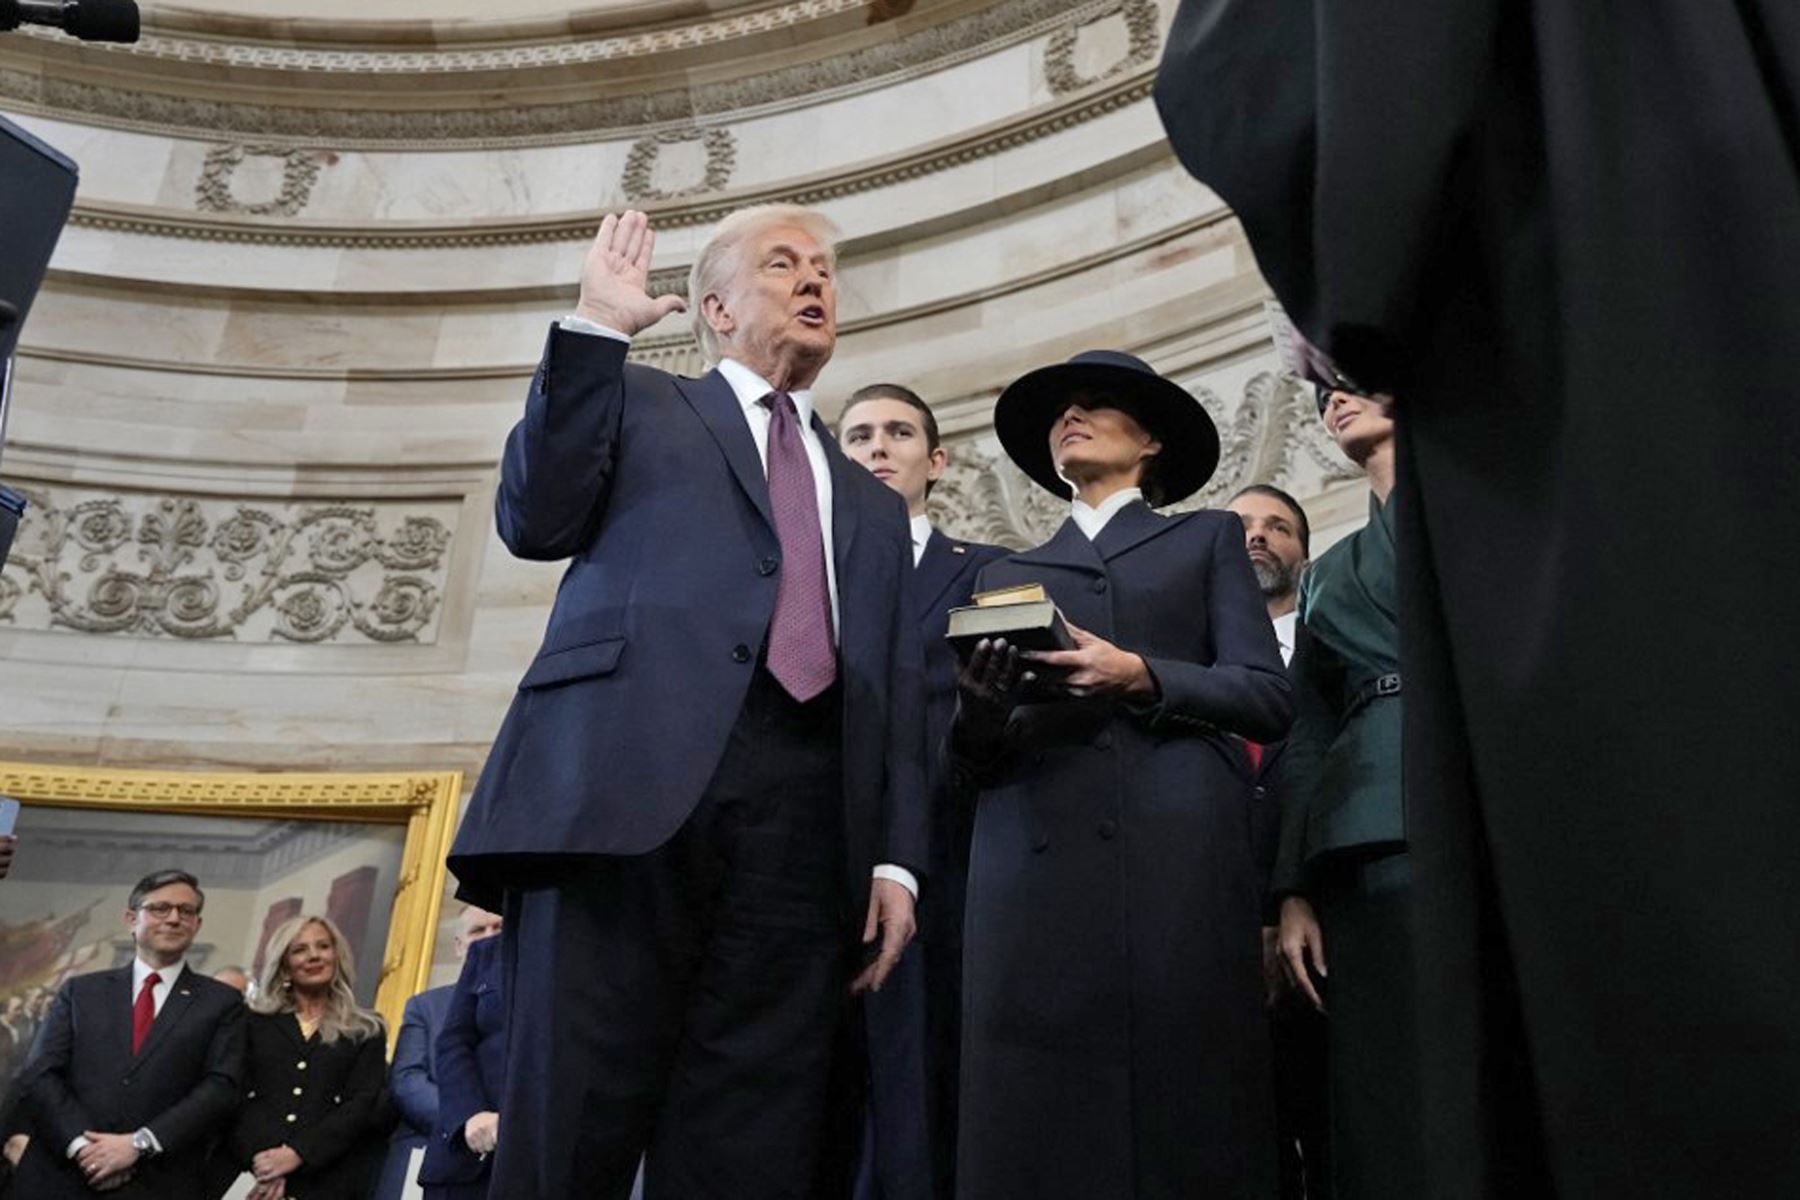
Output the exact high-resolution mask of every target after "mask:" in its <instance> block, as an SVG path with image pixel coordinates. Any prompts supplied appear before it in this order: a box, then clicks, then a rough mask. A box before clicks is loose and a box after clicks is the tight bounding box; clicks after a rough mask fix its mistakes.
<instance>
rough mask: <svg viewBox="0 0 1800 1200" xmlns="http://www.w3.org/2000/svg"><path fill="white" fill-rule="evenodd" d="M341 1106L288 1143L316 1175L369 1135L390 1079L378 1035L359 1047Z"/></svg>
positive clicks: (354, 1050) (360, 1043)
mask: <svg viewBox="0 0 1800 1200" xmlns="http://www.w3.org/2000/svg"><path fill="white" fill-rule="evenodd" d="M351 1052H352V1053H353V1054H354V1055H355V1059H354V1061H353V1062H352V1063H351V1065H350V1074H349V1077H348V1078H347V1079H345V1080H344V1087H343V1090H342V1091H341V1092H339V1093H338V1095H339V1096H340V1097H341V1099H340V1100H339V1102H338V1103H337V1104H335V1105H333V1106H332V1109H331V1111H330V1112H328V1113H326V1114H325V1115H324V1116H323V1117H321V1118H319V1120H318V1121H316V1122H314V1123H313V1124H312V1125H311V1126H310V1127H309V1128H307V1129H303V1130H301V1131H300V1132H299V1133H297V1134H295V1135H294V1136H293V1137H290V1138H289V1139H288V1140H287V1144H288V1145H289V1146H292V1147H293V1149H294V1153H296V1154H298V1155H299V1156H300V1161H301V1162H303V1163H305V1164H306V1165H307V1166H308V1167H310V1168H312V1169H313V1170H315V1171H317V1170H319V1169H321V1168H323V1167H328V1166H330V1165H331V1164H332V1163H334V1162H336V1161H337V1160H338V1159H340V1158H342V1157H343V1156H344V1155H346V1154H348V1153H349V1152H350V1151H352V1150H354V1149H356V1147H357V1145H358V1143H360V1142H361V1141H362V1139H363V1138H364V1137H365V1136H366V1135H367V1134H368V1133H369V1131H370V1129H371V1128H372V1127H373V1125H374V1120H375V1112H376V1109H377V1108H378V1107H379V1105H380V1103H381V1092H382V1088H383V1086H384V1084H385V1081H386V1079H387V1057H386V1039H384V1038H383V1037H382V1035H381V1034H379V1033H375V1034H371V1035H370V1036H368V1037H366V1038H364V1039H363V1040H362V1041H360V1042H358V1043H356V1045H355V1047H354V1049H353V1050H352V1051H351Z"/></svg>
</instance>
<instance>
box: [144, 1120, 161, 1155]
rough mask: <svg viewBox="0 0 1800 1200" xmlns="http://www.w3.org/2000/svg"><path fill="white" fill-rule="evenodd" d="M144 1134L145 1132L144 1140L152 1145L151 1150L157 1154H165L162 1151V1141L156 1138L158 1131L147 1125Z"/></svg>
mask: <svg viewBox="0 0 1800 1200" xmlns="http://www.w3.org/2000/svg"><path fill="white" fill-rule="evenodd" d="M143 1132H144V1140H145V1141H147V1142H149V1143H150V1149H151V1150H153V1151H155V1152H156V1153H157V1154H161V1153H162V1152H163V1151H162V1141H161V1139H159V1138H158V1137H157V1136H156V1130H154V1129H152V1128H150V1127H149V1126H148V1125H146V1126H144V1131H143Z"/></svg>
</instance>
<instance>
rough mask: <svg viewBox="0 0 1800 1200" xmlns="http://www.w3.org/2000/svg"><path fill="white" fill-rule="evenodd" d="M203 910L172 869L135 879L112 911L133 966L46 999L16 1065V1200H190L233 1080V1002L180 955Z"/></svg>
mask: <svg viewBox="0 0 1800 1200" xmlns="http://www.w3.org/2000/svg"><path fill="white" fill-rule="evenodd" d="M205 904H206V896H205V894H204V893H202V892H201V890H200V884H199V882H198V881H197V880H196V879H195V878H194V877H193V876H192V875H190V874H188V873H187V872H186V871H173V870H170V871H158V872H156V873H154V874H151V875H147V876H145V877H144V878H143V879H142V880H140V881H139V882H138V885H137V886H136V887H134V888H133V889H132V890H131V897H130V899H129V901H128V902H127V904H126V907H125V927H126V929H127V930H128V931H130V934H131V940H132V942H133V944H134V945H135V946H136V948H137V954H136V956H135V958H134V959H133V961H132V962H131V963H130V964H129V965H127V966H123V967H117V968H115V969H113V970H110V971H96V972H93V973H92V974H88V975H78V976H76V977H74V978H72V979H70V980H69V981H67V982H66V983H64V984H63V986H62V988H61V989H60V990H59V991H58V992H57V994H56V1000H55V1002H54V1003H52V1004H51V1006H50V1012H49V1015H48V1017H47V1018H46V1020H45V1022H44V1026H43V1028H42V1029H41V1030H40V1031H39V1033H38V1037H37V1042H36V1044H35V1045H34V1046H33V1047H32V1054H31V1059H30V1060H29V1061H28V1062H27V1064H26V1067H25V1071H26V1074H27V1075H28V1076H29V1078H30V1082H29V1084H28V1085H27V1087H26V1091H25V1103H26V1108H27V1110H28V1113H29V1115H30V1118H31V1123H32V1138H31V1142H30V1145H29V1146H28V1147H27V1149H26V1151H25V1157H24V1158H23V1159H22V1160H21V1161H20V1163H19V1173H18V1177H17V1180H16V1184H17V1194H18V1195H21V1196H30V1197H32V1200H80V1198H86V1197H89V1196H91V1195H93V1194H94V1193H96V1192H112V1193H116V1194H117V1195H118V1196H119V1197H120V1198H121V1200H135V1198H138V1197H142V1198H144V1200H151V1198H155V1200H162V1198H164V1197H167V1198H169V1200H178V1198H179V1200H187V1198H189V1197H193V1196H198V1195H200V1194H202V1189H203V1187H204V1184H203V1182H202V1180H203V1169H204V1166H205V1161H206V1151H207V1148H208V1144H209V1142H210V1140H211V1138H212V1136H213V1134H214V1132H215V1131H216V1130H217V1129H218V1128H219V1126H220V1125H221V1124H222V1123H223V1121H224V1119H225V1118H226V1117H227V1116H228V1115H229V1114H230V1113H231V1111H232V1109H233V1107H234V1106H235V1105H236V1104H237V1101H238V1096H239V1093H240V1090H241V1086H242V1082H243V1073H244V1072H243V1059H244V1001H243V997H242V996H240V995H239V994H238V993H237V992H236V991H234V990H233V989H232V988H230V987H227V986H226V985H225V984H222V983H219V982H217V981H216V980H212V979H208V978H206V977H204V976H202V975H199V974H196V973H195V972H194V971H192V970H190V969H189V968H188V966H187V963H186V961H185V959H186V957H187V952H188V949H189V948H190V947H191V946H192V945H193V944H194V938H195V936H196V935H197V934H198V933H199V932H200V924H201V918H200V911H201V909H202V908H203V907H204V906H205ZM121 1053H123V1056H124V1057H123V1060H121Z"/></svg>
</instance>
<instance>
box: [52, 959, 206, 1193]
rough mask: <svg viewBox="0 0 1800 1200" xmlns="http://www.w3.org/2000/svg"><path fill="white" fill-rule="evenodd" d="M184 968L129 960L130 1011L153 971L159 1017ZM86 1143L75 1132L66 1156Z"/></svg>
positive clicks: (153, 1138) (183, 965)
mask: <svg viewBox="0 0 1800 1200" xmlns="http://www.w3.org/2000/svg"><path fill="white" fill-rule="evenodd" d="M185 970H187V964H186V963H185V962H179V963H176V964H175V965H174V966H172V967H153V966H151V965H150V964H149V963H147V962H145V961H144V960H143V959H141V958H137V959H133V960H132V962H131V1008H132V1011H136V1009H137V998H138V993H139V992H141V991H143V990H144V980H146V979H148V978H150V972H152V971H155V972H156V976H157V979H156V986H155V987H153V988H151V989H150V1002H151V1004H152V1005H153V1006H154V1012H155V1015H156V1016H159V1017H160V1016H161V1015H162V1010H163V1005H165V1004H167V1003H168V1002H169V996H170V995H171V994H172V993H173V992H174V991H175V980H176V979H178V978H180V976H181V973H182V972H183V971H185ZM152 1019H154V1018H152ZM144 1132H145V1133H149V1134H150V1144H151V1145H152V1146H155V1147H156V1148H157V1150H158V1151H159V1152H160V1151H161V1149H162V1146H161V1145H160V1144H159V1143H158V1142H157V1140H156V1135H155V1134H154V1133H150V1129H149V1127H148V1126H146V1127H145V1129H144ZM87 1144H88V1139H87V1137H86V1136H85V1135H83V1134H79V1133H78V1134H76V1135H75V1138H74V1140H73V1141H71V1142H70V1143H69V1148H68V1151H67V1155H68V1157H70V1158H74V1157H75V1156H76V1155H77V1154H80V1153H81V1148H82V1147H83V1146H86V1145H87Z"/></svg>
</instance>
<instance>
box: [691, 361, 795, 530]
mask: <svg viewBox="0 0 1800 1200" xmlns="http://www.w3.org/2000/svg"><path fill="white" fill-rule="evenodd" d="M675 387H676V390H678V391H679V392H680V393H681V394H682V395H683V396H684V397H686V399H687V402H688V404H690V405H691V406H692V407H693V409H694V411H695V412H696V413H698V414H699V416H700V420H701V421H703V422H705V424H706V428H707V430H708V432H710V433H711V434H712V436H713V440H714V441H716V442H718V443H719V450H720V452H721V453H723V454H724V455H725V462H726V463H727V464H728V465H729V466H730V467H731V473H732V474H733V475H735V476H736V477H737V481H738V486H740V487H742V488H743V489H744V495H746V496H748V497H749V498H750V502H751V503H752V504H754V505H756V511H757V512H759V513H761V514H762V519H763V520H764V521H765V522H767V524H768V526H769V528H770V529H774V528H775V518H774V517H773V516H772V515H771V514H770V512H769V478H768V476H767V475H766V474H765V473H764V472H763V466H762V459H761V458H760V457H758V455H757V453H756V440H755V439H754V438H752V437H751V436H750V426H749V425H748V424H746V423H745V421H744V410H743V407H742V406H741V405H739V404H738V398H737V393H736V392H734V391H732V390H731V385H730V384H729V383H727V382H726V381H725V377H724V376H723V375H721V374H719V372H718V371H716V370H714V371H709V372H707V374H706V376H705V377H704V378H701V379H697V380H693V379H677V380H676V381H675Z"/></svg>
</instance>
